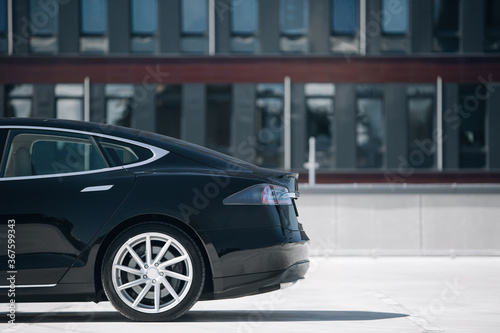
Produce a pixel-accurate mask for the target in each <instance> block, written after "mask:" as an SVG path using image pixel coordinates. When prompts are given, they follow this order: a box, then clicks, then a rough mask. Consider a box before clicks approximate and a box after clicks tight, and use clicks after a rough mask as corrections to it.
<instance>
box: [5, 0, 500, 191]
mask: <svg viewBox="0 0 500 333" xmlns="http://www.w3.org/2000/svg"><path fill="white" fill-rule="evenodd" d="M499 56H500V1H499V0H479V1H478V0H474V1H473V0H418V1H417V0H413V1H412V0H0V116H4V117H10V116H16V117H51V118H65V119H77V120H90V121H95V122H102V123H108V124H118V125H123V126H131V127H135V128H140V129H145V130H149V131H154V132H158V133H161V134H166V135H169V136H173V137H177V138H181V139H184V140H187V141H191V142H194V143H197V144H201V145H204V146H207V147H209V148H212V149H215V150H218V151H221V152H224V153H228V154H231V155H233V156H236V157H239V158H242V159H244V160H247V161H250V162H252V163H256V164H258V165H261V166H265V167H271V168H280V169H282V168H290V169H292V170H296V171H299V172H305V171H306V168H305V162H307V160H308V153H309V145H308V140H309V138H310V137H315V139H316V140H315V141H316V146H315V150H316V161H317V163H318V172H319V175H318V181H320V182H371V183H373V182H396V183H406V182H416V183H426V182H474V183H478V182H479V183H481V182H499V181H500V173H499V171H500V110H499V108H500V83H499V82H500V57H499ZM286 78H289V81H288V79H286ZM287 82H290V84H289V85H288V83H287ZM287 140H289V141H288V142H289V144H288V143H287ZM338 175H340V176H338Z"/></svg>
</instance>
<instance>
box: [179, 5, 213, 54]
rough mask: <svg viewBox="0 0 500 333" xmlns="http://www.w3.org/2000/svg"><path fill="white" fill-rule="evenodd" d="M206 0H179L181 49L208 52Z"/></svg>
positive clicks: (191, 51) (190, 51)
mask: <svg viewBox="0 0 500 333" xmlns="http://www.w3.org/2000/svg"><path fill="white" fill-rule="evenodd" d="M207 30H208V0H181V31H182V38H181V51H182V52H185V53H208V32H207Z"/></svg>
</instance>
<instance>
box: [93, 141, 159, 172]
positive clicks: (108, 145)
mask: <svg viewBox="0 0 500 333" xmlns="http://www.w3.org/2000/svg"><path fill="white" fill-rule="evenodd" d="M96 140H97V141H98V142H99V145H100V147H101V150H102V152H103V154H104V156H105V157H106V160H107V161H108V163H109V165H110V166H111V167H115V166H121V165H128V164H132V163H137V162H142V161H145V160H147V159H149V158H151V157H153V153H152V152H151V151H150V150H149V149H147V148H143V147H139V146H136V145H133V144H128V143H125V142H121V141H116V140H109V139H104V138H96Z"/></svg>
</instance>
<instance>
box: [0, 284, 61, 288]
mask: <svg viewBox="0 0 500 333" xmlns="http://www.w3.org/2000/svg"><path fill="white" fill-rule="evenodd" d="M55 286H57V283H54V284H21V285H18V284H16V288H51V287H55ZM7 288H10V285H8V286H0V289H7Z"/></svg>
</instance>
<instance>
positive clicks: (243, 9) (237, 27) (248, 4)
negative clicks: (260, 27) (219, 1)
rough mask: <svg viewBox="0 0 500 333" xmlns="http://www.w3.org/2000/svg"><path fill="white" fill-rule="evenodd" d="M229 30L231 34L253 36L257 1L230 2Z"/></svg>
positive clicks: (256, 19) (240, 0)
mask: <svg viewBox="0 0 500 333" xmlns="http://www.w3.org/2000/svg"><path fill="white" fill-rule="evenodd" d="M231 8H232V12H231V29H232V32H233V34H237V35H254V34H255V32H256V31H257V24H258V17H259V16H258V3H257V0H245V1H242V0H231Z"/></svg>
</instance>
